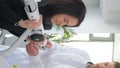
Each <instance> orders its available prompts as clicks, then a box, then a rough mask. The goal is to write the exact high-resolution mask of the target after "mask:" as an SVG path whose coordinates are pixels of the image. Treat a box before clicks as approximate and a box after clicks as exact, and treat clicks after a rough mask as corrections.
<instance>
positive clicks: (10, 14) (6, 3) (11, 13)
mask: <svg viewBox="0 0 120 68" xmlns="http://www.w3.org/2000/svg"><path fill="white" fill-rule="evenodd" d="M21 19H28V18H27V15H26V12H25V11H24V3H23V1H22V0H0V28H2V29H6V30H8V31H9V32H11V33H12V34H14V35H16V36H20V35H21V34H22V33H23V32H24V31H25V29H24V28H21V27H19V26H14V24H15V23H16V22H18V21H19V20H21Z"/></svg>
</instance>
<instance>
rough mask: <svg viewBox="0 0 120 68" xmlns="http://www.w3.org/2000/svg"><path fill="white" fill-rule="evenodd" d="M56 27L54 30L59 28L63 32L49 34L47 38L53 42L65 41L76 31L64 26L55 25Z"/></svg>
mask: <svg viewBox="0 0 120 68" xmlns="http://www.w3.org/2000/svg"><path fill="white" fill-rule="evenodd" d="M55 27H56V31H59V30H61V29H62V30H63V31H64V32H63V34H57V33H54V34H51V35H50V36H49V39H50V40H52V41H53V42H57V43H61V42H67V41H68V40H69V39H70V38H71V37H73V35H75V34H76V33H75V32H74V31H73V30H72V29H68V28H66V27H60V26H57V25H56V26H55Z"/></svg>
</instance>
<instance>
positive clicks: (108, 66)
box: [89, 62, 115, 68]
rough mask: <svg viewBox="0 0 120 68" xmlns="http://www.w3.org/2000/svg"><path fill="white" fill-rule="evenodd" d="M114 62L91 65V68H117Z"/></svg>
mask: <svg viewBox="0 0 120 68" xmlns="http://www.w3.org/2000/svg"><path fill="white" fill-rule="evenodd" d="M114 65H115V64H114V62H102V63H97V64H94V65H91V66H90V67H89V68H115V66H114Z"/></svg>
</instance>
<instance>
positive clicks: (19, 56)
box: [0, 45, 29, 68]
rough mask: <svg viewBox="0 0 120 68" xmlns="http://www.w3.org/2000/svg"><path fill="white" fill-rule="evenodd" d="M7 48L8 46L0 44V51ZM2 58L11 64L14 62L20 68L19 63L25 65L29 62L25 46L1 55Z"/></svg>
mask: <svg viewBox="0 0 120 68" xmlns="http://www.w3.org/2000/svg"><path fill="white" fill-rule="evenodd" d="M7 48H8V46H4V45H0V51H2V50H5V49H7ZM3 59H5V60H6V62H8V64H10V65H11V66H13V65H14V64H16V65H17V66H18V68H22V67H21V65H24V67H25V66H27V65H28V64H29V58H28V54H27V53H26V50H25V48H17V49H16V50H15V51H14V52H13V53H12V54H11V55H9V56H6V57H3ZM26 68H27V67H26Z"/></svg>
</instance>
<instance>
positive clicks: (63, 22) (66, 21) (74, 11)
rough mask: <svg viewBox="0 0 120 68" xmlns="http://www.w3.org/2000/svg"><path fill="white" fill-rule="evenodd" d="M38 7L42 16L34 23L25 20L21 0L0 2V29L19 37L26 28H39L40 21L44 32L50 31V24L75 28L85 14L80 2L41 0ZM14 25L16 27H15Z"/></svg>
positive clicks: (73, 0)
mask: <svg viewBox="0 0 120 68" xmlns="http://www.w3.org/2000/svg"><path fill="white" fill-rule="evenodd" d="M38 7H39V12H40V14H42V16H41V17H40V21H39V22H38V23H36V22H35V20H29V19H28V18H27V15H26V12H25V10H24V3H23V0H0V28H2V29H6V30H8V31H9V32H11V33H12V34H14V35H16V36H18V37H19V36H20V35H21V34H22V33H23V32H24V31H25V30H26V28H32V29H33V28H35V27H37V26H40V24H41V22H42V21H43V25H44V29H45V30H49V29H51V28H52V24H56V25H59V26H62V27H64V26H68V27H77V26H79V25H80V24H81V22H82V21H83V20H84V17H85V14H86V6H85V5H84V3H83V2H82V0H42V2H40V3H38ZM16 23H18V26H15V24H16Z"/></svg>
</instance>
